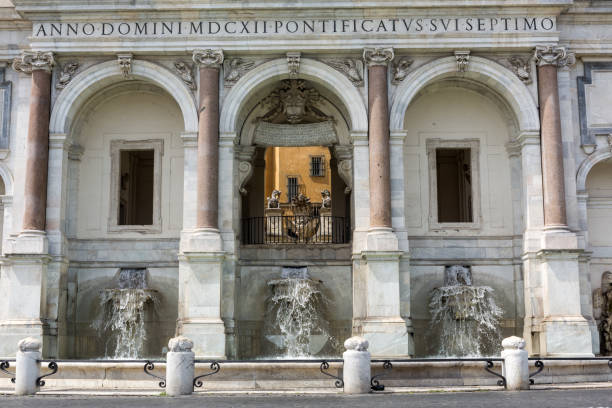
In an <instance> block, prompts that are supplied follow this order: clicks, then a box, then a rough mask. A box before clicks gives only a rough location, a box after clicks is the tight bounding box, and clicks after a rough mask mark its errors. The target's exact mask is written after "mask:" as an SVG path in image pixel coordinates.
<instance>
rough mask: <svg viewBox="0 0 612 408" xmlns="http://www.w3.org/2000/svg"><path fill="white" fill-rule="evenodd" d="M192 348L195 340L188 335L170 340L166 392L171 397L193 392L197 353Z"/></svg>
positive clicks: (167, 356) (167, 357) (167, 355)
mask: <svg viewBox="0 0 612 408" xmlns="http://www.w3.org/2000/svg"><path fill="white" fill-rule="evenodd" d="M192 348H193V341H191V340H189V339H188V338H187V337H183V336H179V337H174V338H172V339H170V341H169V342H168V353H167V354H166V394H167V395H169V396H171V397H175V396H177V395H190V394H191V393H193V377H194V371H195V367H194V364H195V363H194V360H195V354H194V352H193V351H191V349H192Z"/></svg>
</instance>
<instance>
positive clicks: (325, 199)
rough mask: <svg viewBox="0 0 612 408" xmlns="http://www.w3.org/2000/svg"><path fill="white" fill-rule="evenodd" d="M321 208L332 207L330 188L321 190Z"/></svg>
mask: <svg viewBox="0 0 612 408" xmlns="http://www.w3.org/2000/svg"><path fill="white" fill-rule="evenodd" d="M321 208H331V193H330V192H329V190H328V189H325V190H323V191H321Z"/></svg>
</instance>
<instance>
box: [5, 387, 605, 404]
mask: <svg viewBox="0 0 612 408" xmlns="http://www.w3.org/2000/svg"><path fill="white" fill-rule="evenodd" d="M0 407H2V408H13V407H28V408H29V407H32V408H43V407H45V408H47V407H48V408H66V407H70V408H73V407H74V408H77V407H78V408H80V407H95V408H117V407H146V408H156V407H185V408H191V407H193V408H195V407H198V408H202V407H215V408H226V407H227V408H229V407H232V408H240V407H275V408H278V407H299V408H310V407H312V408H325V407H333V408H341V407H351V408H361V407H363V408H379V407H411V408H428V407H462V408H480V407H482V408H503V407H513V408H515V407H518V408H530V407H534V408H535V407H537V408H549V407H550V408H553V407H554V408H560V407H572V408H587V407H592V408H595V407H601V408H603V407H606V408H612V389H598V390H537V391H525V392H517V393H511V392H499V391H498V392H463V393H429V394H380V395H361V396H343V395H261V394H258V395H246V394H241V395H193V396H190V397H181V398H168V397H162V396H157V397H97V396H78V397H71V396H36V397H12V396H3V397H0Z"/></svg>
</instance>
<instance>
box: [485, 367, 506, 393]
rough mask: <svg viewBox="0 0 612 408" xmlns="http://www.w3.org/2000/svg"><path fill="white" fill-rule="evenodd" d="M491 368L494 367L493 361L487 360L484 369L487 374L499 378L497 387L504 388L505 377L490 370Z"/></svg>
mask: <svg viewBox="0 0 612 408" xmlns="http://www.w3.org/2000/svg"><path fill="white" fill-rule="evenodd" d="M493 366H494V364H493V361H491V360H487V362H486V364H485V367H484V369H485V370H486V371H487V372H489V373H491V374H493V375H494V376H496V377H499V378H501V379H500V380H497V385H499V386H500V387H504V388H506V377H504V376H503V375H501V374H498V373H496V372H495V371H493V370H491V369H492V368H493Z"/></svg>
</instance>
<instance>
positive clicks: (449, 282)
mask: <svg viewBox="0 0 612 408" xmlns="http://www.w3.org/2000/svg"><path fill="white" fill-rule="evenodd" d="M429 310H430V312H431V328H432V329H433V330H435V331H436V332H438V331H439V334H438V342H437V344H436V345H435V347H436V348H435V350H432V351H433V354H436V355H443V356H459V357H463V356H483V355H493V354H494V353H496V352H497V351H498V348H499V344H500V342H501V332H500V319H501V318H502V315H503V311H502V309H501V308H500V307H498V306H497V304H496V303H495V299H494V297H493V289H492V288H491V287H488V286H473V285H472V275H471V271H470V268H469V267H467V266H461V265H452V266H447V267H446V268H445V271H444V286H442V287H439V288H435V289H434V290H433V291H432V294H431V298H430V302H429Z"/></svg>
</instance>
